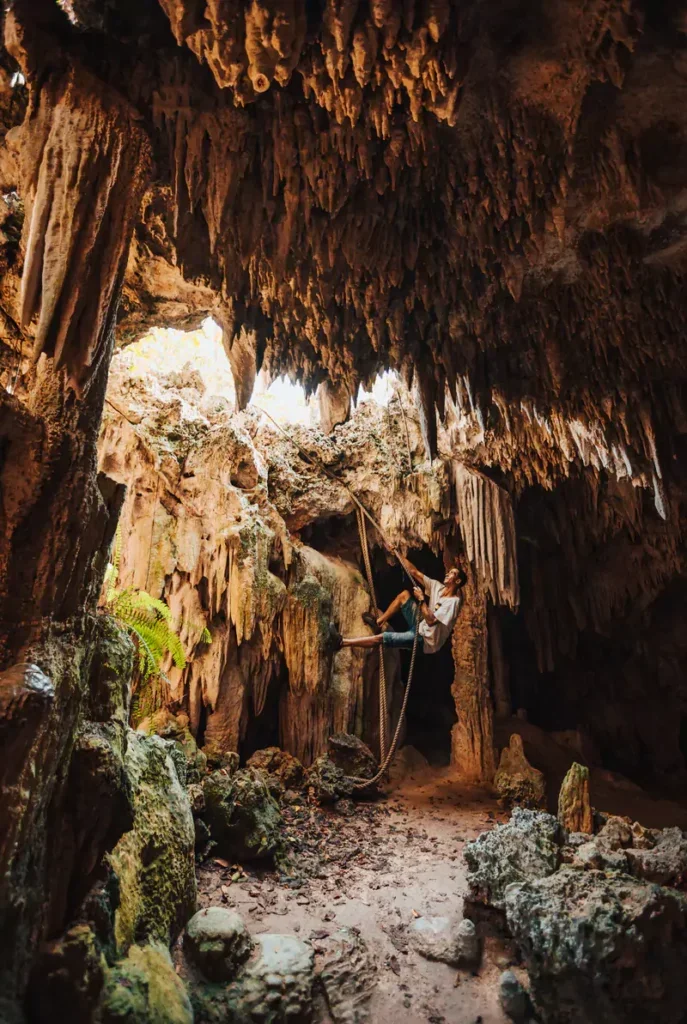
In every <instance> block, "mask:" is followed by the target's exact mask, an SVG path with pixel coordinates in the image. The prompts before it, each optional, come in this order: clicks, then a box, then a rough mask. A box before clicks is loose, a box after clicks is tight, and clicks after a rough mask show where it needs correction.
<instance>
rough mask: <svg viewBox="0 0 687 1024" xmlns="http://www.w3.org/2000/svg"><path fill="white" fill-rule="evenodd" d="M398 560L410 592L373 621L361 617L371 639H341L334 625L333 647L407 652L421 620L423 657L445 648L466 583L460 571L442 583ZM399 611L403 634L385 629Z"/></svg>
mask: <svg viewBox="0 0 687 1024" xmlns="http://www.w3.org/2000/svg"><path fill="white" fill-rule="evenodd" d="M399 557H400V560H401V562H402V564H403V568H404V569H405V570H406V572H407V573H408V575H409V576H411V577H412V579H413V580H414V581H415V586H414V587H413V593H412V595H411V593H410V591H409V590H402V591H401V593H400V594H398V595H397V596H396V597H395V598H394V600H393V601H392V602H391V604H390V605H389V607H388V608H387V610H386V611H385V612H383V613H382V614H381V615H379V616H378V617H377V618H375V616H374V615H372V614H371V613H369V612H368V613H366V614H365V615H363V621H364V622H365V623H367V625H368V626H369V627H370V628H371V629H373V630H374V631H375V633H374V635H373V636H358V637H343V636H341V634H340V633H339V631H338V630H337V628H336V626H335V625H334V623H331V625H330V635H331V642H332V646H333V647H334V649H335V650H340V649H341V648H342V647H378V646H379V645H380V644H383V645H384V647H396V648H402V649H405V650H409V649H411V648H412V646H413V642H414V640H415V626H416V624H417V621H418V617H419V619H420V628H419V631H418V632H419V639H420V640H421V641H422V650H423V651H424V653H425V654H436V653H437V651H439V650H441V648H442V647H443V646H444V644H445V643H446V641H447V640H448V638H449V637H450V635H451V633H452V632H453V627H454V625H455V622H456V619H457V618H458V612H459V611H460V608H461V605H462V603H463V597H462V595H461V593H460V591H461V590H462V589H463V587H464V586H465V584H466V583H467V576H466V575H465V573H464V572H463V570H462V569H458V568H453V569H449V570H448V572H447V573H446V575H445V577H444V582H443V583H440V582H439V580H433V579H432V578H431V577H430V576H425V575H424V574H423V573H421V572H420V571H419V569H416V568H415V566H414V565H412V564H411V563H410V562H409V561H408V560H407V559H405V558H403V557H401V556H399ZM399 611H400V612H401V614H402V615H403V618H404V619H405V620H406V623H407V625H408V629H407V630H405V631H404V632H402V633H398V632H394V631H393V630H387V629H385V626H386V625H387V623H388V622H389V620H390V619H391V617H392V616H393V615H395V614H396V612H399Z"/></svg>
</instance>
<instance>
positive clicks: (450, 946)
mask: <svg viewBox="0 0 687 1024" xmlns="http://www.w3.org/2000/svg"><path fill="white" fill-rule="evenodd" d="M469 923H470V924H472V922H469ZM461 924H463V922H462V921H461V922H460V923H459V922H457V921H454V920H451V918H448V917H417V918H415V919H414V920H413V921H412V922H411V924H410V927H409V929H408V940H409V942H410V945H411V946H412V948H413V949H414V950H415V952H416V953H419V954H420V956H423V957H424V958H425V959H426V960H439V961H440V962H441V963H444V964H453V965H457V964H459V963H461V961H462V959H463V952H464V947H465V946H467V948H468V951H469V953H471V954H472V955H474V948H473V946H472V943H473V941H474V940H475V939H476V936H473V937H472V938H471V937H470V936H469V935H467V934H466V933H464V932H463V933H461V932H460V930H459V929H460V925H461ZM472 931H473V932H474V925H473V926H472Z"/></svg>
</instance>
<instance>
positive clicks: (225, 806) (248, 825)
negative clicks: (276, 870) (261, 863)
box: [203, 768, 282, 861]
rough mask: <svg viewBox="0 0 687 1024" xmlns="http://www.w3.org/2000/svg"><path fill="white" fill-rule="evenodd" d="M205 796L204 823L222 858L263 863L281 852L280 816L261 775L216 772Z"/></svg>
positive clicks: (245, 771) (249, 771) (205, 788)
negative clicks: (261, 861) (262, 861)
mask: <svg viewBox="0 0 687 1024" xmlns="http://www.w3.org/2000/svg"><path fill="white" fill-rule="evenodd" d="M203 792H204V794H205V814H204V817H205V821H206V822H207V824H208V826H209V828H210V833H211V835H212V838H213V840H214V841H215V842H216V843H217V850H218V852H219V853H220V854H221V855H222V856H223V857H228V858H229V859H234V860H239V861H245V860H261V859H266V858H270V857H274V856H275V855H278V854H279V853H280V852H281V850H282V838H281V829H282V816H281V812H280V810H279V807H278V805H277V804H276V802H275V801H274V800H273V799H272V796H271V795H270V792H269V789H268V787H267V783H266V780H265V777H264V776H263V775H262V774H261V773H260V772H257V771H254V770H252V769H250V768H244V769H243V770H242V771H239V772H236V773H235V774H234V775H227V774H226V773H225V772H221V771H219V772H213V773H212V775H209V776H208V777H207V778H206V780H205V782H204V784H203Z"/></svg>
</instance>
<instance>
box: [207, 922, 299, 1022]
mask: <svg viewBox="0 0 687 1024" xmlns="http://www.w3.org/2000/svg"><path fill="white" fill-rule="evenodd" d="M255 943H256V948H255V951H254V953H253V956H252V957H251V959H250V960H249V961H248V962H247V963H246V964H245V965H244V967H243V968H242V969H241V971H240V972H239V974H238V976H237V978H236V980H235V981H233V982H232V983H231V984H230V985H210V984H208V985H198V986H196V987H194V989H193V990H192V993H191V998H192V1001H193V1006H194V1010H195V1013H196V1020H197V1021H202V1022H203V1024H226V1022H227V1021H231V1022H232V1024H254V1022H256V1021H259V1022H260V1024H287V1022H288V1024H296V1022H305V1021H308V1020H310V1017H311V1014H312V999H313V982H314V953H313V950H312V947H311V946H310V944H309V943H305V942H303V941H302V940H301V939H298V938H296V937H295V936H293V935H272V934H265V935H258V936H256V940H255Z"/></svg>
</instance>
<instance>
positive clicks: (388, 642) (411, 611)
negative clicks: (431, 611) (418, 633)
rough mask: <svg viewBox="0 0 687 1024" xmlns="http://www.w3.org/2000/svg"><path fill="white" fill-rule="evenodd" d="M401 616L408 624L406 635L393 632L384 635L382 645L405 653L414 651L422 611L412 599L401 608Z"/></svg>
mask: <svg viewBox="0 0 687 1024" xmlns="http://www.w3.org/2000/svg"><path fill="white" fill-rule="evenodd" d="M401 614H402V615H403V618H404V619H405V620H406V622H407V623H408V627H409V628H408V629H407V630H406V631H405V632H404V633H394V632H393V630H389V631H388V632H385V633H382V643H383V644H384V646H385V647H396V648H400V649H401V650H404V651H409V650H412V647H413V643H414V642H415V625H416V623H417V620H418V616H419V614H420V609H419V607H418V605H417V604H416V602H415V601H413V599H412V598H408V600H407V601H406V602H405V604H403V605H402V606H401Z"/></svg>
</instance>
